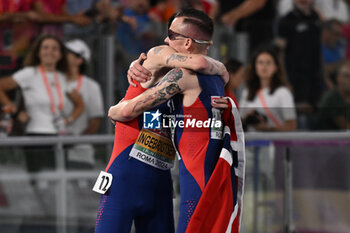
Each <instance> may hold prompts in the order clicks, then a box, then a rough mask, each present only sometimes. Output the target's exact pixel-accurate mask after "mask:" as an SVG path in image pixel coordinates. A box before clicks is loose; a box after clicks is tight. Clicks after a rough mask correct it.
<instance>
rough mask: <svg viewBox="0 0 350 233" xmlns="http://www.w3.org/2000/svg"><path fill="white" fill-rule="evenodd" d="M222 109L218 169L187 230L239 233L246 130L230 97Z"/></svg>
mask: <svg viewBox="0 0 350 233" xmlns="http://www.w3.org/2000/svg"><path fill="white" fill-rule="evenodd" d="M227 99H228V100H229V108H228V109H226V110H225V111H224V113H223V116H222V117H223V122H224V124H225V128H224V146H223V148H222V150H221V153H220V157H219V160H218V162H217V164H216V166H215V169H214V171H213V173H212V175H211V177H210V179H209V181H208V183H207V185H206V186H205V188H204V190H203V194H202V196H201V198H200V200H199V202H198V205H197V207H196V209H195V211H194V213H193V215H192V217H191V220H190V222H189V224H188V226H187V229H186V233H197V232H198V233H238V232H239V231H240V225H241V216H242V204H243V190H244V174H245V144H244V132H243V128H242V123H241V118H240V115H239V112H238V109H237V107H236V105H235V103H234V102H233V100H232V99H231V98H227Z"/></svg>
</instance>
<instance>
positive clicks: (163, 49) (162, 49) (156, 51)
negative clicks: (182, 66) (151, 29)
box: [147, 45, 176, 57]
mask: <svg viewBox="0 0 350 233" xmlns="http://www.w3.org/2000/svg"><path fill="white" fill-rule="evenodd" d="M175 52H176V51H175V49H173V48H171V47H170V46H169V45H159V46H155V47H153V48H151V49H150V50H149V51H148V53H147V57H148V56H154V55H163V54H165V53H175Z"/></svg>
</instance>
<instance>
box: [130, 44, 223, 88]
mask: <svg viewBox="0 0 350 233" xmlns="http://www.w3.org/2000/svg"><path fill="white" fill-rule="evenodd" d="M143 59H145V60H144V62H143V64H142V65H141V61H142V60H143ZM164 67H167V68H175V67H182V68H186V69H190V70H193V71H196V72H198V73H202V74H207V75H219V76H221V77H222V78H223V80H224V81H225V83H227V82H228V79H229V76H228V72H227V70H226V67H225V65H224V64H222V63H221V62H219V61H217V60H215V59H213V58H210V57H208V56H205V55H202V54H184V53H177V52H176V51H175V50H174V49H172V48H171V47H170V46H167V45H161V46H157V47H154V48H152V49H151V50H150V51H149V52H148V53H147V56H145V55H144V54H141V55H140V57H139V59H138V60H136V61H134V62H133V63H131V65H130V68H129V71H128V80H129V83H130V84H133V83H132V79H135V80H136V81H140V82H144V83H142V86H143V87H144V88H148V87H150V86H153V85H154V83H156V82H157V81H159V79H160V78H161V77H162V76H163V75H157V72H159V71H160V70H161V69H162V68H164Z"/></svg>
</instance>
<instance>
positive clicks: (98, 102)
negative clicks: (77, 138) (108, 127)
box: [65, 39, 104, 168]
mask: <svg viewBox="0 0 350 233" xmlns="http://www.w3.org/2000/svg"><path fill="white" fill-rule="evenodd" d="M65 45H66V48H67V51H68V53H67V58H68V59H67V60H68V66H69V72H68V74H67V77H68V88H69V89H70V90H76V91H77V92H79V93H80V95H81V96H82V98H83V101H84V105H85V110H84V112H83V113H82V114H81V115H80V116H79V117H78V118H76V119H75V120H74V121H73V120H71V119H69V118H68V122H69V125H68V127H67V133H68V134H72V135H82V134H96V133H97V132H98V130H99V126H100V121H101V117H103V116H104V110H103V101H102V93H101V88H100V86H99V84H98V83H97V82H96V81H95V80H93V79H91V78H89V77H87V76H86V75H85V72H86V68H87V65H88V63H89V61H90V57H91V52H90V49H89V47H88V46H87V45H86V43H85V42H83V41H82V40H78V39H75V40H71V41H68V42H67V43H66V44H65ZM66 107H67V111H68V112H70V111H71V110H72V108H73V105H72V104H71V103H67V105H66ZM93 165H94V149H93V147H92V146H91V145H88V144H84V145H76V146H74V147H73V148H70V149H68V167H70V166H71V167H74V168H82V167H93Z"/></svg>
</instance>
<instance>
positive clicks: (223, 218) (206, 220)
mask: <svg viewBox="0 0 350 233" xmlns="http://www.w3.org/2000/svg"><path fill="white" fill-rule="evenodd" d="M233 208H234V205H233V191H232V183H231V167H230V165H229V164H228V163H227V162H226V160H224V159H222V158H220V159H219V161H218V163H217V165H216V167H215V170H214V173H213V174H212V176H211V178H210V180H209V182H208V184H207V185H206V187H205V189H204V192H203V194H202V196H201V198H200V200H199V203H198V205H197V207H196V209H195V211H194V213H193V215H192V218H191V220H190V222H189V224H188V227H187V230H186V233H223V232H226V229H227V226H228V224H229V222H230V218H231V215H232V213H233V210H234V209H233Z"/></svg>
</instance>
